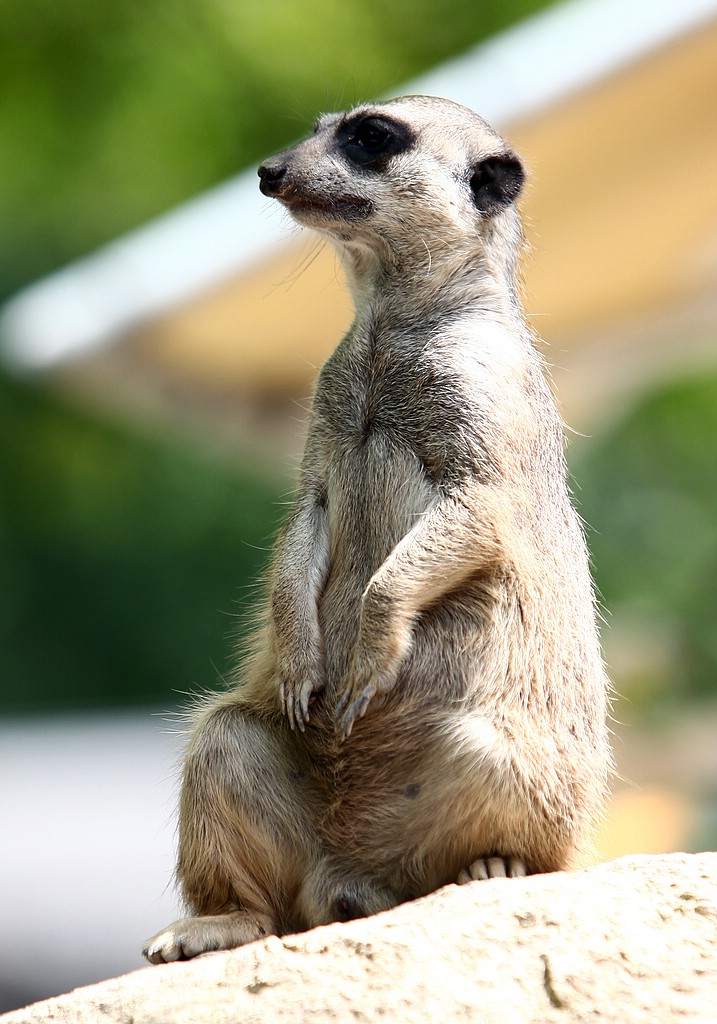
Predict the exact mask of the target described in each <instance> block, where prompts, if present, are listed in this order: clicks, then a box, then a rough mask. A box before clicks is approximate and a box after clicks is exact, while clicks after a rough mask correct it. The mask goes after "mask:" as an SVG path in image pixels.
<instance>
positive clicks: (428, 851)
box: [143, 96, 611, 963]
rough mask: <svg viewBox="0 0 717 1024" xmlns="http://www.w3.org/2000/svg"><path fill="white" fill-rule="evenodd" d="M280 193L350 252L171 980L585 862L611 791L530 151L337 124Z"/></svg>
mask: <svg viewBox="0 0 717 1024" xmlns="http://www.w3.org/2000/svg"><path fill="white" fill-rule="evenodd" d="M259 175H260V178H261V186H260V187H261V190H262V192H263V193H264V195H266V196H270V197H272V198H274V199H276V200H278V201H279V202H280V203H281V204H282V205H283V206H284V207H285V208H286V209H287V210H288V211H289V212H290V213H291V214H292V216H293V217H294V218H295V220H296V221H297V222H298V223H299V224H300V225H304V226H307V227H309V228H312V229H314V230H315V231H317V232H318V233H319V234H320V235H322V236H323V237H324V238H326V239H328V240H329V241H330V242H332V243H333V244H334V246H335V247H336V248H337V250H338V252H339V254H340V257H341V260H342V263H343V266H344V267H345V270H346V273H347V276H348V279H349V283H350V287H351V290H352V293H353V298H354V304H355V307H356V314H355V319H354V321H353V324H352V326H351V328H350V329H349V331H348V333H347V335H346V337H345V338H344V339H343V340H342V341H341V342H340V344H339V345H338V347H337V349H336V350H335V352H334V353H333V355H332V356H331V357H330V358H329V360H328V362H327V363H326V364H325V366H324V367H323V369H322V370H321V372H320V375H319V378H318V382H317V385H316V388H315V393H314V397H313V402H312V409H311V416H310V424H309V430H308V437H307V442H306V449H305V453H304V457H303V462H302V468H301V474H300V482H299V486H298V493H297V496H296V500H295V504H294V507H293V511H292V512H291V514H290V515H289V518H288V521H287V522H286V525H285V526H284V528H283V531H282V533H281V535H280V537H279V539H278V542H277V544H276V549H275V551H274V554H273V560H272V561H271V566H270V572H269V586H268V598H267V602H266V608H265V616H264V618H263V620H262V623H261V624H260V625H259V627H258V628H257V631H256V635H255V637H254V640H253V643H252V647H251V652H250V655H249V657H248V658H247V659H246V660H245V661H244V663H243V664H242V666H241V669H240V672H239V678H238V683H237V685H236V687H235V688H232V689H230V690H228V691H227V692H223V693H221V694H219V695H216V696H213V697H212V698H211V699H209V700H207V701H206V703H205V704H204V706H203V707H202V708H201V709H200V710H199V711H198V712H197V713H196V716H195V721H194V724H193V729H192V732H191V736H190V739H189V742H188V748H187V751H186V758H185V763H184V771H183V781H182V789H181V796H180V811H179V853H178V866H177V876H178V879H179V882H180V884H181V888H182V892H183V896H184V899H185V901H186V904H187V907H188V910H189V911H190V913H191V915H192V916H191V917H188V918H185V919H183V920H181V921H178V922H176V923H175V924H173V925H170V926H169V927H168V928H167V929H165V930H164V931H162V932H160V933H159V934H158V935H156V936H155V937H154V938H153V939H151V940H150V941H149V942H148V943H147V944H146V945H145V947H144V950H143V952H144V954H145V956H146V957H147V958H148V959H149V960H150V961H151V962H153V963H160V962H164V961H172V960H179V959H185V958H188V957H192V956H196V955H197V954H200V953H203V952H206V951H208V950H216V949H225V948H231V947H234V946H239V945H241V944H243V943H246V942H251V941H253V940H255V939H258V938H260V937H261V936H264V935H269V934H279V935H281V934H286V933H289V932H295V931H301V930H304V929H308V928H311V927H313V926H315V925H320V924H325V923H328V922H332V921H346V920H349V919H351V918H355V917H360V916H365V915H369V914H372V913H375V912H377V911H381V910H386V909H388V908H390V907H393V906H395V905H396V904H398V903H401V902H404V901H407V900H411V899H414V898H416V897H419V896H422V895H425V894H427V893H429V892H432V891H433V890H435V889H437V888H439V887H440V886H443V885H446V884H448V883H452V882H466V881H469V880H470V879H478V878H489V877H493V876H499V875H500V876H504V875H507V876H514V875H523V874H530V873H535V872H545V871H555V870H559V869H563V868H566V867H569V866H570V865H571V863H572V861H573V858H574V856H575V853H576V851H578V850H579V849H580V848H581V846H582V845H583V843H584V842H585V839H586V836H587V835H588V833H589V832H590V829H591V825H592V824H593V822H594V819H595V817H596V815H597V814H599V811H600V808H601V805H602V803H603V800H604V796H605V792H606V780H607V777H608V773H609V769H610V764H611V757H610V752H609V744H608V736H607V728H606V702H607V682H606V676H605V671H604V667H603V662H602V659H601V654H600V647H599V639H598V632H597V626H596V609H595V601H594V595H593V588H592V581H591V578H590V572H589V567H588V555H587V550H586V545H585V540H584V536H583V531H582V528H581V524H580V521H579V519H578V516H577V515H576V513H575V511H574V509H573V506H572V504H571V500H570V496H569V491H568V487H567V483H566V469H565V461H564V429H563V424H562V421H561V418H560V415H559V413H558V411H557V407H556V404H555V401H554V398H553V395H552V392H551V389H550V387H549V385H548V383H547V379H546V373H545V369H544V364H543V359H542V356H541V355H540V354H539V352H538V350H537V348H536V345H535V343H534V342H535V339H534V336H533V335H532V333H531V330H530V329H529V328H528V327H527V326H526V321H525V317H524V314H523V311H522V308H521V303H520V299H519V292H518V285H517V263H518V257H519V254H520V250H521V245H522V232H521V224H520V218H519V214H518V211H517V209H516V200H517V198H518V196H519V194H520V192H521V189H522V186H523V182H524V176H525V175H524V169H523V165H522V163H521V161H520V159H519V157H518V156H517V155H516V154H515V152H514V151H513V150H512V149H511V148H510V147H509V146H508V145H507V143H506V142H505V141H504V140H503V139H502V138H501V137H500V136H499V135H498V134H497V133H496V132H495V131H494V130H493V129H492V128H491V127H490V126H489V125H488V123H487V122H486V121H484V120H483V119H482V118H480V117H479V116H478V115H477V114H475V113H473V112H472V111H471V110H468V109H466V108H465V107H462V106H459V105H457V104H455V103H453V102H450V101H448V100H443V99H438V98H434V97H428V96H407V97H403V98H400V99H397V100H393V101H391V102H388V103H385V104H379V105H374V104H368V105H362V106H359V107H357V108H355V109H353V110H351V111H349V112H348V113H343V114H329V115H325V116H322V117H321V118H319V121H318V123H317V125H316V128H315V131H314V133H313V135H312V136H311V137H310V138H308V139H306V140H305V141H303V142H300V143H299V144H298V145H296V146H294V147H293V148H291V149H289V150H287V151H286V152H283V153H281V154H279V155H278V156H275V157H273V158H271V159H269V160H267V161H266V162H265V163H264V164H262V166H261V167H260V168H259Z"/></svg>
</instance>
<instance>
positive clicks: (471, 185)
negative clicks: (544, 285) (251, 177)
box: [259, 96, 525, 267]
mask: <svg viewBox="0 0 717 1024" xmlns="http://www.w3.org/2000/svg"><path fill="white" fill-rule="evenodd" d="M259 176H260V178H261V184H260V188H261V191H262V192H263V193H264V195H266V196H271V197H273V198H275V199H278V200H279V202H281V203H282V204H283V205H284V206H286V207H287V209H288V210H289V211H290V213H291V214H292V216H293V217H294V219H295V220H297V221H298V222H299V223H300V224H303V225H306V226H308V227H311V228H314V229H315V230H317V231H319V232H320V233H321V234H323V235H325V236H327V237H328V238H329V239H330V240H331V241H332V242H334V243H335V244H336V245H337V247H338V248H339V249H341V250H344V251H345V252H347V253H348V255H349V257H353V258H354V261H356V260H357V259H360V258H361V257H362V256H363V258H364V259H365V257H366V255H367V254H371V255H372V256H373V257H374V258H375V259H378V261H379V263H380V264H381V265H382V266H384V267H385V266H387V265H388V266H389V267H390V266H396V265H405V264H406V262H407V261H415V260H419V261H420V260H424V261H425V259H426V254H427V253H428V255H429V257H430V259H431V260H432V261H433V260H438V261H440V259H441V258H442V256H443V255H445V258H446V259H449V260H451V261H452V262H453V263H455V261H456V258H457V256H458V258H459V259H460V258H463V260H464V261H465V260H466V259H468V260H470V259H473V260H475V257H476V256H481V257H486V258H487V262H488V264H490V263H493V262H495V261H494V260H492V259H491V253H492V250H495V254H494V255H495V256H496V260H497V263H496V266H498V265H502V264H505V255H506V249H511V250H513V254H514V251H515V250H517V246H518V239H519V235H520V227H519V221H518V216H517V213H516V211H515V200H516V199H517V197H518V195H519V194H520V191H521V189H522V186H523V181H524V177H525V174H524V170H523V165H522V163H521V161H520V159H519V157H518V156H517V155H516V154H515V153H514V152H513V151H512V150H511V149H510V147H509V146H508V145H507V143H506V142H505V141H504V140H503V139H502V138H501V137H500V136H499V135H498V134H497V133H496V132H495V131H494V130H493V129H492V128H491V127H490V125H489V124H488V123H487V122H486V121H484V120H483V119H482V118H481V117H479V116H478V115H477V114H475V113H473V111H472V110H469V109H467V108H466V107H462V106H460V105H459V104H457V103H453V102H451V101H449V100H443V99H438V98H436V97H431V96H405V97H402V98H400V99H397V100H392V101H390V102H388V103H384V104H366V105H362V106H359V107H356V108H355V109H353V110H350V111H348V112H346V113H343V114H326V115H323V116H322V117H320V118H319V120H318V122H317V124H316V127H315V130H314V134H313V135H312V136H311V137H310V138H308V139H306V140H305V141H303V142H300V143H299V144H298V145H296V146H294V147H293V148H291V149H288V150H286V151H284V152H283V153H280V154H278V155H277V156H275V157H272V158H270V159H269V160H267V161H265V162H264V163H263V164H262V165H261V167H260V168H259ZM485 262H486V261H485V260H484V263H485Z"/></svg>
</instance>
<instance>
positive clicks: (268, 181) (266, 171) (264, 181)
mask: <svg viewBox="0 0 717 1024" xmlns="http://www.w3.org/2000/svg"><path fill="white" fill-rule="evenodd" d="M257 174H258V175H259V177H260V178H261V182H260V184H259V188H260V189H261V191H262V192H263V193H264V195H265V196H278V195H281V192H282V185H281V182H282V180H283V179H284V178H285V177H286V164H285V163H284V161H283V160H266V161H265V162H264V163H263V164H262V165H261V167H260V168H259V170H258V171H257Z"/></svg>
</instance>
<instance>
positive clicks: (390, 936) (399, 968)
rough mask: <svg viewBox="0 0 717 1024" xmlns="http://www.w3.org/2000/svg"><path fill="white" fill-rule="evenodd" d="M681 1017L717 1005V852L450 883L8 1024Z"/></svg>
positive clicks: (87, 992) (648, 1022) (425, 1023)
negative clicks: (380, 909) (360, 916)
mask: <svg viewBox="0 0 717 1024" xmlns="http://www.w3.org/2000/svg"><path fill="white" fill-rule="evenodd" d="M108 924H109V923H108ZM161 924H162V922H158V925H161ZM137 938H138V944H139V940H141V939H142V936H138V937H137ZM673 1020H680V1021H700V1022H704V1024H714V1022H715V1020H717V854H715V853H703V854H673V855H670V856H663V857H648V856H638V857H625V858H623V859H621V860H617V861H614V862H612V863H609V864H602V865H599V866H597V867H593V868H589V869H587V870H584V871H578V872H575V873H572V874H552V875H535V876H533V877H531V878H518V879H494V880H492V881H488V882H474V883H472V884H471V885H468V886H463V887H460V888H459V887H457V886H448V887H447V888H445V889H442V890H440V891H439V892H437V893H433V894H432V895H431V896H428V897H426V898H425V899H422V900H418V901H417V902H415V903H411V904H404V905H403V906H401V907H397V908H396V909H395V910H392V911H389V912H388V913H385V914H380V915H379V916H377V917H373V918H367V919H364V920H360V921H352V922H349V923H348V924H334V925H329V926H327V927H324V928H317V929H315V930H314V931H311V932H306V933H304V934H301V935H291V936H285V937H284V938H277V937H276V936H273V937H271V938H268V939H266V940H265V941H263V942H257V943H254V944H252V945H250V946H244V947H243V948H242V949H238V950H233V951H231V952H228V953H212V954H209V955H207V956H204V957H201V958H199V959H198V960H193V961H189V962H187V963H178V964H169V965H166V966H162V967H145V968H143V969H141V970H138V971H134V972H133V973H131V974H127V975H125V976H124V977H121V978H116V979H114V980H112V981H105V982H102V983H101V984H98V985H92V986H89V987H88V988H83V989H78V990H77V991H75V992H71V993H69V994H68V995H64V996H59V997H58V998H56V999H48V1000H47V1001H45V1002H42V1003H36V1004H35V1005H34V1006H30V1007H28V1008H27V1009H24V1010H15V1011H13V1012H12V1013H9V1014H5V1015H3V1016H0V1024H41V1022H45V1021H48V1022H49V1021H53V1022H61V1024H205V1022H206V1024H210V1022H211V1024H223V1022H227V1024H229V1022H231V1024H240V1022H241V1024H260V1022H261V1024H266V1022H272V1024H273V1022H275V1021H287V1022H289V1021H291V1022H292V1024H299V1022H309V1021H310V1022H312V1024H322V1022H328V1021H332V1022H336V1021H338V1022H343V1021H347V1022H374V1021H376V1022H378V1021H381V1022H382V1024H387V1022H391V1024H396V1022H398V1024H413V1022H416V1024H419V1022H420V1024H434V1022H435V1024H443V1022H449V1021H476V1022H480V1024H522V1022H535V1024H553V1022H571V1024H572V1022H576V1021H577V1022H579V1021H591V1022H595V1021H599V1022H601V1024H606V1022H614V1024H631V1022H645V1024H661V1022H668V1021H673Z"/></svg>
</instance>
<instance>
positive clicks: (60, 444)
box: [0, 377, 282, 711]
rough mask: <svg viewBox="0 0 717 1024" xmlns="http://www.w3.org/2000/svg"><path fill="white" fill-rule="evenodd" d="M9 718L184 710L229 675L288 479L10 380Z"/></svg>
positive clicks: (4, 454)
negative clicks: (105, 420) (192, 697)
mask: <svg viewBox="0 0 717 1024" xmlns="http://www.w3.org/2000/svg"><path fill="white" fill-rule="evenodd" d="M0 436H2V438H3V443H2V445H0V579H2V586H1V587H0V651H1V652H2V653H1V654H0V678H1V679H2V686H1V687H0V711H10V710H13V711H23V710H29V709H31V708H32V709H39V708H46V709H51V708H62V707H81V706H102V705H112V704H131V703H140V702H150V703H154V704H164V705H170V706H174V704H176V703H177V702H178V701H181V699H182V694H185V693H187V692H189V691H192V690H196V689H201V688H202V687H208V686H212V685H214V684H215V683H216V680H217V675H218V674H219V673H222V672H224V671H225V669H226V668H227V663H228V656H229V652H230V649H231V648H232V647H233V644H234V641H235V639H236V637H237V635H238V633H239V629H240V625H241V624H242V622H245V615H243V614H242V613H247V612H248V606H249V604H250V601H249V598H250V597H251V587H250V584H251V582H252V581H253V580H256V578H257V576H258V574H259V572H260V570H261V567H262V565H263V562H264V558H265V551H266V549H267V546H268V545H269V544H270V543H271V541H272V536H273V533H274V530H275V527H276V524H277V521H278V519H279V518H280V515H281V512H282V508H281V505H280V502H279V492H280V489H281V485H280V483H279V481H278V479H272V478H271V477H270V476H267V475H266V474H265V473H261V472H259V471H258V470H256V469H255V468H252V467H251V466H243V467H242V466H241V465H239V466H236V465H222V464H221V463H217V462H216V460H214V459H211V458H210V457H208V456H207V455H203V454H202V452H201V450H200V449H199V448H192V446H191V445H190V444H189V443H188V442H186V440H185V441H184V442H183V443H182V442H181V441H180V440H179V439H177V438H174V439H163V438H161V437H156V438H153V439H149V438H145V437H142V436H140V435H132V434H130V433H128V432H125V431H123V430H121V429H120V428H116V427H112V426H107V425H103V424H97V423H95V422H94V421H93V420H92V419H91V417H89V416H85V415H83V414H81V413H79V412H77V411H75V410H73V409H71V408H67V407H65V406H64V405H63V404H62V403H61V402H59V401H58V400H57V399H56V398H53V397H51V395H49V394H45V393H43V392H42V391H36V390H35V389H29V388H26V387H25V386H23V385H19V384H17V383H14V382H10V381H8V380H6V379H3V378H2V377H0Z"/></svg>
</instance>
